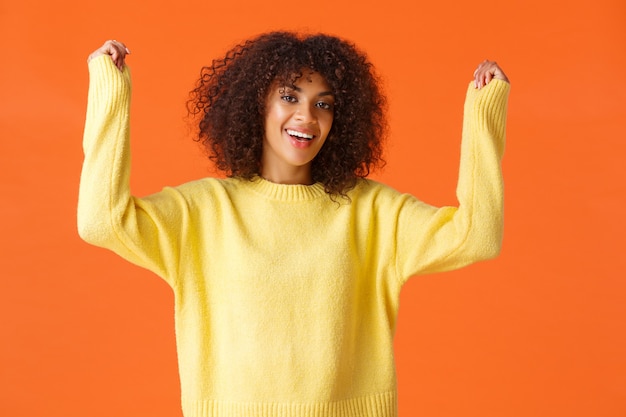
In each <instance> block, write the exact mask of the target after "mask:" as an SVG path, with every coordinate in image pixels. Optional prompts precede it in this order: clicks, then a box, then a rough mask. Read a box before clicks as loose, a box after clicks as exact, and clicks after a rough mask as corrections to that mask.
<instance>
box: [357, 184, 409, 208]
mask: <svg viewBox="0 0 626 417" xmlns="http://www.w3.org/2000/svg"><path fill="white" fill-rule="evenodd" d="M348 197H350V199H352V200H353V201H354V202H355V203H357V204H361V203H365V202H369V203H372V204H377V205H385V204H401V203H405V202H407V201H414V202H419V200H418V199H417V198H416V197H415V196H413V195H411V194H408V193H403V192H401V191H398V190H397V189H395V188H393V187H392V186H390V185H387V184H384V183H381V182H378V181H375V180H371V179H360V180H359V181H358V182H357V185H356V186H355V187H354V189H353V190H352V191H351V192H350V193H348Z"/></svg>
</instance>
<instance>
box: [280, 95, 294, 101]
mask: <svg viewBox="0 0 626 417" xmlns="http://www.w3.org/2000/svg"><path fill="white" fill-rule="evenodd" d="M280 99H281V100H283V101H286V102H287V103H296V102H297V101H298V99H297V98H295V97H294V96H290V95H289V94H283V95H281V96H280Z"/></svg>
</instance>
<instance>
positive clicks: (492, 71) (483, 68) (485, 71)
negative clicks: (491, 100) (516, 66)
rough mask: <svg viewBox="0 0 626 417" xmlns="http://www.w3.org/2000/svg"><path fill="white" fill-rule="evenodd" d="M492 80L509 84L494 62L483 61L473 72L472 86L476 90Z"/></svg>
mask: <svg viewBox="0 0 626 417" xmlns="http://www.w3.org/2000/svg"><path fill="white" fill-rule="evenodd" d="M494 78H495V79H497V80H502V81H506V82H507V83H510V81H509V79H508V78H507V76H506V74H504V71H502V69H501V68H500V67H499V66H498V64H497V63H496V62H495V61H488V60H484V61H483V62H481V63H480V64H479V65H478V68H476V71H474V86H475V87H476V88H483V87H484V86H486V85H487V84H489V82H491V80H493V79H494Z"/></svg>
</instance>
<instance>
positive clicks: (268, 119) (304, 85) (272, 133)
mask: <svg viewBox="0 0 626 417" xmlns="http://www.w3.org/2000/svg"><path fill="white" fill-rule="evenodd" d="M333 106H334V96H333V94H332V92H331V91H330V88H329V87H328V84H326V81H325V80H324V79H323V78H322V76H321V75H319V74H318V73H316V72H311V71H310V70H304V71H303V72H302V76H301V77H300V78H298V79H297V80H296V82H295V83H294V85H291V86H284V85H279V84H278V83H276V84H275V85H274V86H272V87H271V89H270V92H269V94H268V97H267V102H266V106H265V137H264V140H263V153H262V157H261V176H262V177H263V178H266V179H268V180H270V181H272V182H277V183H283V184H311V183H312V179H311V162H312V161H313V159H314V158H315V156H316V155H317V154H318V152H319V151H320V149H321V148H322V146H323V145H324V142H325V141H326V137H327V136H328V132H329V131H330V128H331V126H332V124H333Z"/></svg>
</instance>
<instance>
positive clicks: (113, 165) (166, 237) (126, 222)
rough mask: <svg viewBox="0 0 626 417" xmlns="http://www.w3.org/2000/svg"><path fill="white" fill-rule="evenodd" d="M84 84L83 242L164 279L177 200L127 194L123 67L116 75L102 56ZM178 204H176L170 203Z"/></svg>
mask: <svg viewBox="0 0 626 417" xmlns="http://www.w3.org/2000/svg"><path fill="white" fill-rule="evenodd" d="M89 71H90V84H89V96H88V105H87V115H86V122H85V131H84V137H83V151H84V154H85V159H84V163H83V170H82V174H81V181H80V190H79V199H78V231H79V234H80V236H81V237H82V238H83V239H84V240H85V241H87V242H89V243H91V244H94V245H97V246H101V247H105V248H107V249H110V250H113V251H114V252H116V253H118V254H119V255H121V256H122V257H124V258H126V259H127V260H129V261H131V262H133V263H135V264H138V265H140V266H143V267H145V268H148V269H150V270H152V271H153V272H155V273H157V274H158V275H160V276H162V277H163V278H166V277H168V276H171V273H172V271H171V270H170V269H171V268H172V266H173V265H176V264H177V259H176V258H177V256H178V253H177V252H178V250H177V249H176V247H177V244H176V243H177V242H178V233H177V231H176V230H172V225H176V224H177V220H178V218H179V217H180V216H181V213H180V212H181V210H180V207H181V206H184V203H183V204H180V203H181V201H180V200H182V197H181V196H180V195H178V194H177V192H176V191H175V190H173V189H169V190H165V191H164V192H162V193H160V194H159V195H158V196H155V197H154V198H153V199H156V200H163V201H161V202H160V204H154V202H153V201H151V200H150V199H143V200H142V199H137V198H134V197H132V196H131V193H130V188H129V175H130V145H129V133H130V129H129V124H130V96H131V81H130V72H129V70H128V67H125V68H124V71H123V72H121V71H119V70H118V69H117V68H116V67H115V65H114V64H113V62H112V60H111V59H110V57H108V56H101V57H98V58H95V59H93V60H91V61H90V63H89ZM176 200H179V201H178V203H179V204H174V203H175V202H176Z"/></svg>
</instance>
